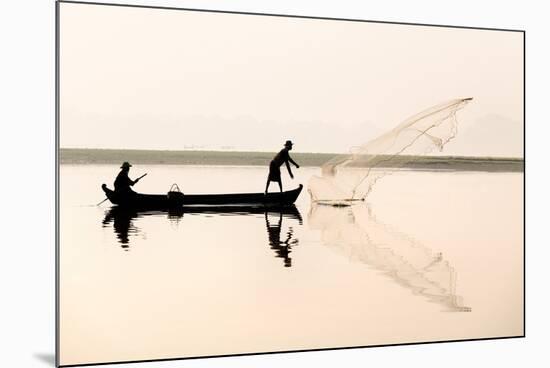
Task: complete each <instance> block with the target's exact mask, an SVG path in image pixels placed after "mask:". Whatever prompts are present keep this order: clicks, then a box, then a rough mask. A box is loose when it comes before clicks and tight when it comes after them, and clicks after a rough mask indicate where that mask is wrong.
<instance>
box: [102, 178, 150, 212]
mask: <svg viewBox="0 0 550 368" xmlns="http://www.w3.org/2000/svg"><path fill="white" fill-rule="evenodd" d="M146 175H147V173H145V174H143V175H141V176H140V177H139V178H137V179H136V180H134V182H135V183H137V182H138V181H140V180H141V179H142V178H144V177H145V176H146ZM107 199H109V198H105V199H104V200H102V201H101V202H99V203H98V204H96V206H99V205H100V204H102V203H103V202H105V201H106V200H107Z"/></svg>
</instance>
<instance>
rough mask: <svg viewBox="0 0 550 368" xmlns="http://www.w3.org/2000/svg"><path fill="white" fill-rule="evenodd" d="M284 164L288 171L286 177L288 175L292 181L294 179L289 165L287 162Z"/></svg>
mask: <svg viewBox="0 0 550 368" xmlns="http://www.w3.org/2000/svg"><path fill="white" fill-rule="evenodd" d="M285 164H286V169H287V170H288V175H290V177H291V178H292V179H294V175H293V174H292V170H290V164H289V163H288V161H285Z"/></svg>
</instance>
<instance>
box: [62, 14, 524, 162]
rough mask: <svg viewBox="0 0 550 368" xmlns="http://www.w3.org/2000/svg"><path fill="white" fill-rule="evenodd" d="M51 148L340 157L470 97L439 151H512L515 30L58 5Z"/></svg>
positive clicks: (519, 139) (517, 127)
mask: <svg viewBox="0 0 550 368" xmlns="http://www.w3.org/2000/svg"><path fill="white" fill-rule="evenodd" d="M60 19H61V43H60V50H61V63H60V68H61V69H60V70H61V71H60V75H61V79H60V81H61V85H60V86H61V100H60V103H61V116H60V121H61V125H60V127H61V131H60V132H61V147H90V148H140V149H174V150H178V149H186V148H203V149H224V148H225V149H240V150H260V151H274V150H277V149H279V148H280V147H281V146H282V144H283V142H284V141H285V140H286V139H292V140H293V141H295V143H296V145H295V150H296V151H307V152H346V151H348V149H349V148H350V147H351V146H354V145H359V144H362V143H365V142H367V141H368V140H370V139H372V138H375V137H376V136H377V135H379V134H380V133H383V132H384V131H386V130H389V129H391V128H393V127H394V126H395V125H397V124H398V123H400V122H401V121H403V120H405V119H406V118H407V117H409V116H410V115H413V114H415V113H417V112H419V111H420V110H423V109H425V108H428V107H430V106H432V105H435V104H438V103H440V102H443V101H446V100H449V99H453V98H458V97H474V101H473V103H471V104H469V105H468V106H466V108H465V109H464V110H462V111H460V112H459V124H460V125H459V135H458V136H457V139H456V140H455V141H454V142H452V144H450V145H449V146H448V151H447V152H448V153H451V154H466V155H493V156H521V155H522V153H521V152H522V150H523V135H522V134H523V34H521V33H519V32H497V31H482V30H467V29H452V28H439V27H420V26H404V25H388V24H374V23H364V22H343V21H329V20H309V19H296V18H284V17H266V16H250V15H235V14H216V13H202V12H189V11H173V10H158V9H140V8H126V7H113V6H96V5H81V4H67V3H62V4H61V18H60Z"/></svg>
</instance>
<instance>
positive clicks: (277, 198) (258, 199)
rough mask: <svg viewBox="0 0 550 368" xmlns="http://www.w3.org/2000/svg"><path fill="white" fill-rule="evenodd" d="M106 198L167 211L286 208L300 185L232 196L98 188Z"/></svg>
mask: <svg viewBox="0 0 550 368" xmlns="http://www.w3.org/2000/svg"><path fill="white" fill-rule="evenodd" d="M101 188H102V189H103V191H104V192H105V195H106V196H107V198H108V199H109V200H110V201H111V203H113V204H117V205H119V206H124V207H131V208H139V209H145V208H147V209H167V208H173V207H181V206H252V205H262V206H288V205H291V204H293V203H294V202H295V201H296V199H297V198H298V196H299V195H300V192H301V191H302V188H303V186H302V184H300V186H299V187H298V188H296V189H293V190H289V191H286V192H273V193H267V194H264V193H235V194H183V193H181V192H179V191H177V192H174V191H170V192H168V193H167V194H141V193H134V192H131V193H127V194H124V195H120V194H118V193H115V192H114V191H113V190H111V189H109V188H107V185H105V184H103V185H102V186H101Z"/></svg>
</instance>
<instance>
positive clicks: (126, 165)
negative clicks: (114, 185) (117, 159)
mask: <svg viewBox="0 0 550 368" xmlns="http://www.w3.org/2000/svg"><path fill="white" fill-rule="evenodd" d="M127 167H132V165H130V163H129V162H124V163H123V164H122V166H121V167H120V168H121V169H125V168H127Z"/></svg>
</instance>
